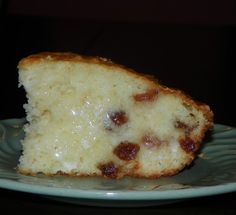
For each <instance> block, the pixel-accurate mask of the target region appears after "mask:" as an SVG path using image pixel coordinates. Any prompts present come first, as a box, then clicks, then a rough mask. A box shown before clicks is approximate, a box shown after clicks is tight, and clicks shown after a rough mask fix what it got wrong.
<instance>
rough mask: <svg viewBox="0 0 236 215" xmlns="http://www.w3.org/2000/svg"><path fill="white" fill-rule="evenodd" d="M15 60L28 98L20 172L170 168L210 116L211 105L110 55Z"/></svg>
mask: <svg viewBox="0 0 236 215" xmlns="http://www.w3.org/2000/svg"><path fill="white" fill-rule="evenodd" d="M18 68H19V82H20V85H23V86H24V88H25V90H26V95H27V98H28V104H25V105H24V108H25V110H26V113H27V120H28V124H27V125H26V126H25V127H24V130H25V138H24V140H23V141H22V145H23V153H22V156H21V157H20V162H19V165H18V170H19V172H20V173H23V174H31V175H35V174H37V173H44V174H46V175H54V174H63V175H71V176H72V175H73V176H105V177H108V178H121V177H123V176H135V177H146V178H157V177H160V176H169V175H173V174H176V173H177V172H179V171H180V170H182V169H183V168H184V167H186V166H188V165H189V164H190V163H191V162H192V161H193V159H194V158H195V156H196V152H197V151H198V149H199V146H200V143H201V141H202V139H203V137H204V134H205V132H206V131H207V130H208V129H209V128H210V127H211V126H212V124H213V113H212V111H211V110H210V108H209V107H208V106H207V105H205V104H202V103H198V102H195V101H194V100H192V99H191V98H189V97H188V96H186V95H185V94H184V93H182V92H181V91H179V90H174V89H170V88H167V87H165V86H162V85H160V84H159V83H158V82H157V81H155V80H154V79H152V78H150V77H147V76H145V75H141V74H139V73H136V72H134V71H132V70H131V69H127V68H125V67H123V66H120V65H117V64H114V63H112V62H111V61H109V60H107V59H103V58H99V57H83V56H80V55H77V54H72V53H39V54H36V55H31V56H29V57H26V58H24V59H22V60H21V61H20V63H19V66H18Z"/></svg>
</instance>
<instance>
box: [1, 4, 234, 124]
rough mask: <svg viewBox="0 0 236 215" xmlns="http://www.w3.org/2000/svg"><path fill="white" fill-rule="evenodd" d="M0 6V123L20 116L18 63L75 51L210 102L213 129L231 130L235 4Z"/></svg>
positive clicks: (21, 91)
mask: <svg viewBox="0 0 236 215" xmlns="http://www.w3.org/2000/svg"><path fill="white" fill-rule="evenodd" d="M0 3H1V21H0V24H1V28H0V29H1V45H0V50H1V60H0V68H1V84H0V86H1V88H0V90H1V91H0V92H1V104H0V119H7V118H15V117H23V116H25V113H24V110H23V108H22V105H23V104H24V103H25V102H26V99H25V93H24V90H23V89H22V88H20V89H19V88H18V81H17V78H18V75H17V63H18V61H19V60H20V59H21V58H22V57H25V56H27V55H30V54H33V53H37V52H41V51H72V52H77V53H80V54H85V55H98V56H102V57H106V58H110V59H112V60H113V61H114V62H117V63H120V64H124V65H126V66H128V67H131V68H133V69H136V70H137V71H140V72H142V73H149V74H153V75H155V76H156V77H157V78H158V79H159V80H160V81H161V83H163V84H165V85H168V86H170V87H174V88H179V89H182V90H184V91H185V92H186V93H188V94H189V95H191V96H192V97H193V98H195V99H197V100H200V101H202V102H205V103H208V104H209V105H210V106H211V107H212V109H213V111H214V113H215V122H216V123H221V124H227V125H232V126H236V116H235V110H236V105H235V92H236V86H235V69H236V67H235V38H236V17H235V9H236V3H235V1H233V0H231V1H230V0H229V1H213V0H212V1H187V0H185V1H177V0H176V1H170V0H167V1H154V0H146V1H134V0H130V1H125V0H119V1H108V0H100V1H92V0H87V1H80V0H78V1H76V0H74V1H73V0H67V1H56V0H51V1H48V0H41V1H31V0H21V1H17V0H9V1H0Z"/></svg>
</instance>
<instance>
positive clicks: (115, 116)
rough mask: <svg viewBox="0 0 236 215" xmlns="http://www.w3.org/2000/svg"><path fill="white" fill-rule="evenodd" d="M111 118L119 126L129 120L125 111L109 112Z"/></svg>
mask: <svg viewBox="0 0 236 215" xmlns="http://www.w3.org/2000/svg"><path fill="white" fill-rule="evenodd" d="M109 118H110V119H111V121H112V122H113V123H114V124H115V125H117V126H121V125H123V124H125V123H126V122H128V117H127V115H126V113H125V112H124V111H117V112H112V113H110V114H109Z"/></svg>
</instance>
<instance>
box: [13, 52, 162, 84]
mask: <svg viewBox="0 0 236 215" xmlns="http://www.w3.org/2000/svg"><path fill="white" fill-rule="evenodd" d="M45 60H46V61H52V62H56V61H68V62H75V63H76V62H82V63H88V64H98V65H101V66H105V67H109V68H112V67H114V68H115V69H119V70H120V71H121V72H124V73H127V74H129V75H131V76H133V77H135V78H138V79H142V80H144V81H147V82H149V84H150V86H152V87H156V85H159V84H158V82H157V80H156V79H155V78H154V77H153V76H151V75H147V74H142V75H141V73H138V72H136V71H135V70H133V69H130V68H127V67H125V66H123V65H120V64H116V63H114V62H113V61H111V60H110V59H107V58H103V57H98V56H97V57H92V56H83V55H79V54H75V53H72V52H41V53H38V54H34V55H30V56H28V57H25V58H23V59H21V60H20V62H19V64H18V68H19V69H24V68H26V67H28V66H30V65H32V64H34V63H40V62H43V61H45Z"/></svg>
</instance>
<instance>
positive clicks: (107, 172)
mask: <svg viewBox="0 0 236 215" xmlns="http://www.w3.org/2000/svg"><path fill="white" fill-rule="evenodd" d="M98 168H99V169H100V170H101V172H102V175H103V176H105V177H108V178H117V175H118V168H117V167H116V166H115V164H114V163H113V162H112V161H111V162H108V163H106V164H100V165H99V166H98Z"/></svg>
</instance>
